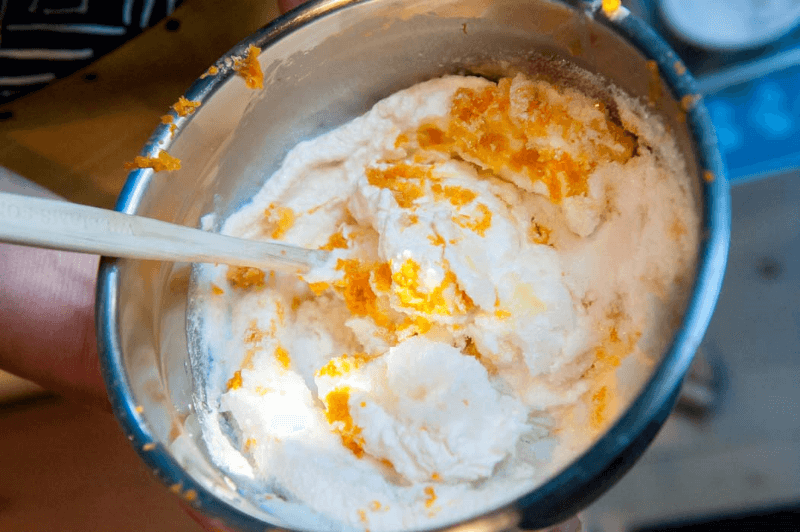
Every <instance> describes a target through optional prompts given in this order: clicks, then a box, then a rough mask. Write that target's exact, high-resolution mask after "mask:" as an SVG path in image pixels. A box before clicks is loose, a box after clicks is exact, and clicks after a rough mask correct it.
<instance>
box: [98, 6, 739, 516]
mask: <svg viewBox="0 0 800 532" xmlns="http://www.w3.org/2000/svg"><path fill="white" fill-rule="evenodd" d="M371 1H375V0H312V1H311V2H309V3H307V4H304V5H303V6H301V7H300V8H298V9H295V10H293V11H290V12H288V13H286V14H284V15H281V16H279V17H278V18H276V19H274V20H273V21H272V22H270V23H269V24H267V25H266V26H264V27H263V28H261V29H260V30H258V31H256V32H255V33H253V34H251V35H250V36H248V37H247V38H245V39H244V40H242V41H241V42H240V43H238V44H237V45H236V46H234V47H233V48H232V49H231V50H230V51H228V52H227V53H226V54H225V55H224V56H223V57H222V58H221V59H220V60H218V61H217V63H216V65H217V66H218V67H221V68H220V72H219V74H216V75H211V76H207V77H201V78H199V79H197V80H196V81H195V82H194V83H193V84H192V85H191V86H190V88H189V89H188V90H187V91H186V93H185V94H184V96H185V97H186V98H187V99H189V100H192V101H200V102H201V103H203V102H205V101H207V100H208V99H209V98H210V97H211V96H212V95H213V94H214V93H215V92H216V91H217V90H218V89H219V88H220V87H221V86H222V85H223V84H224V83H225V82H226V81H227V80H228V79H229V78H230V77H232V76H233V75H235V72H233V70H232V69H231V68H225V66H224V65H225V59H230V58H232V57H234V56H236V57H241V56H242V55H244V54H245V53H246V51H247V49H248V47H249V46H250V45H254V46H257V47H259V48H261V49H262V50H263V49H264V48H266V47H267V46H269V45H271V44H272V43H274V42H276V41H278V40H279V39H281V38H283V37H285V36H287V35H289V34H290V33H292V32H293V31H295V30H297V29H299V28H301V27H304V26H306V25H308V24H311V23H313V22H314V21H315V20H317V19H318V18H320V17H322V16H325V15H329V14H332V13H334V12H336V11H339V10H341V9H346V8H349V7H352V6H356V5H359V4H362V3H368V2H371ZM549 1H551V2H553V1H555V2H557V3H560V4H564V5H566V6H567V7H570V8H572V9H577V10H581V9H583V10H584V11H585V13H586V15H587V16H589V17H591V18H594V19H595V20H596V21H599V22H600V23H601V24H603V25H605V26H607V27H609V28H611V29H612V31H614V32H615V33H617V34H618V35H619V36H621V37H622V38H623V39H625V40H627V41H628V43H629V44H631V45H632V46H633V47H634V48H635V49H637V51H639V53H641V54H642V55H643V56H644V57H645V58H646V59H648V60H654V61H656V62H657V64H658V65H659V73H660V75H661V79H662V80H663V82H664V85H665V86H666V88H667V89H668V90H670V91H671V93H672V95H673V97H675V99H676V101H679V102H680V101H681V100H682V99H683V98H687V97H688V98H690V101H691V102H692V103H693V105H691V106H690V108H688V109H686V122H687V124H688V126H689V130H690V133H691V135H692V137H693V140H694V143H695V148H696V156H697V158H698V161H697V163H698V167H699V168H701V169H704V170H705V171H706V172H710V176H711V177H712V178H713V179H706V180H703V182H702V183H701V192H702V200H703V201H702V208H703V212H702V231H703V232H702V244H701V249H700V253H699V256H698V267H697V275H696V277H695V284H694V290H693V293H692V296H691V298H690V300H689V302H688V305H687V308H686V312H685V314H684V318H683V322H682V325H681V328H680V329H679V330H678V331H677V333H676V334H675V337H674V338H673V341H672V343H671V345H670V346H669V348H668V349H667V351H666V353H665V355H664V356H663V358H662V360H661V362H660V364H659V365H658V367H657V369H656V370H655V372H654V373H653V374H652V375H651V377H650V378H649V379H648V381H647V382H646V383H645V384H644V386H643V387H642V389H641V391H640V392H639V395H638V396H637V398H636V399H635V400H634V401H633V403H632V404H631V405H630V406H629V407H628V408H627V410H626V411H625V413H624V414H623V415H622V416H621V417H620V418H619V419H617V421H616V422H615V423H614V424H613V425H611V426H610V427H609V428H608V429H607V431H606V433H605V434H604V435H603V436H602V437H601V438H599V439H598V440H597V441H595V442H594V443H593V444H592V445H591V447H589V449H587V450H586V451H584V453H583V454H582V455H580V456H578V457H577V458H576V459H575V460H573V461H572V462H570V463H569V464H568V465H566V466H564V467H563V468H562V469H561V470H560V471H559V472H558V473H557V474H556V475H554V476H553V477H551V478H550V479H549V480H547V481H545V482H544V483H543V484H540V485H539V486H537V487H536V488H534V489H533V490H532V491H530V492H528V493H527V494H525V495H523V496H521V497H520V498H518V499H517V500H516V501H515V502H513V503H511V504H512V506H514V507H516V508H517V509H518V510H519V511H520V512H521V513H522V514H523V515H525V514H526V513H530V512H531V511H533V513H531V515H530V517H531V518H532V519H533V520H534V522H535V523H536V525H537V527H539V528H542V527H545V526H549V525H551V524H554V523H555V522H558V519H559V518H561V517H565V516H558V517H555V518H553V516H551V518H550V520H549V522H548V516H542V515H538V516H537V515H536V512H535V508H536V507H537V506H538V507H541V508H553V502H554V501H559V500H561V499H563V498H564V497H565V496H569V494H571V493H573V492H574V491H575V487H576V486H583V485H585V483H586V482H587V480H589V479H592V478H595V477H597V476H598V475H601V474H603V472H604V471H606V470H607V469H608V468H609V466H611V465H612V462H613V461H614V458H615V457H617V456H619V455H620V453H624V452H625V451H626V450H627V449H628V447H629V446H630V445H631V444H632V442H633V440H634V439H635V437H636V436H637V435H638V434H640V433H642V432H643V431H645V429H646V428H647V426H648V424H650V423H651V422H652V421H653V420H654V419H657V418H658V417H659V414H661V415H662V416H663V414H664V412H663V410H664V408H665V405H667V408H668V409H671V406H672V404H671V400H674V396H675V393H676V391H677V389H678V388H679V386H680V384H681V382H682V380H683V377H684V375H685V374H686V372H687V370H688V368H689V365H690V363H691V361H692V359H693V356H694V352H695V351H696V350H697V348H698V347H699V345H700V342H701V340H702V338H703V335H704V333H705V330H706V328H707V327H708V324H709V322H710V320H711V316H712V313H713V309H714V306H715V305H716V301H717V298H718V296H719V293H720V290H721V286H722V280H723V277H724V271H725V266H726V261H727V253H728V248H729V245H730V223H731V203H730V202H731V200H730V187H729V184H728V180H727V178H726V175H727V173H726V170H725V166H724V163H723V160H722V157H721V154H720V151H719V149H718V146H717V141H716V135H715V133H714V129H713V126H712V124H711V119H710V116H709V114H708V111H707V110H706V108H705V106H704V104H703V101H702V98H700V95H699V94H698V91H697V88H696V85H695V82H694V79H693V78H692V76H691V74H690V73H689V72H688V71H687V70H686V69H685V68H684V69H678V68H673V65H675V64H677V63H676V62H680V58H679V57H678V56H677V55H676V54H675V52H674V51H672V49H671V48H670V47H669V46H668V45H667V44H666V42H665V41H664V40H663V39H662V38H661V37H660V36H658V35H657V34H656V33H655V32H654V31H653V30H652V29H651V28H650V27H649V26H647V25H646V24H645V23H644V22H642V21H641V20H639V19H638V18H636V17H635V16H633V15H631V14H630V13H629V12H628V11H627V9H625V8H624V7H623V8H619V10H617V12H615V13H613V14H611V15H607V14H605V13H603V12H602V10H601V9H600V6H599V4H600V3H599V2H593V1H591V0H588V1H583V0H549ZM681 64H682V63H681ZM171 114H172V116H173V123H174V125H175V126H176V127H177V130H175V133H174V135H173V132H172V131H170V128H169V126H168V125H160V126H158V127H157V128H156V130H155V132H154V133H153V135H152V136H151V137H150V138H149V140H148V141H147V143H146V144H145V145H144V147H143V148H142V151H141V155H143V156H146V157H152V156H155V155H157V153H158V152H159V151H160V150H162V149H166V148H167V147H168V146H170V145H171V143H172V141H173V140H174V138H177V137H178V135H179V133H180V131H181V130H182V129H183V128H184V127H186V125H187V124H188V123H189V122H190V121H191V115H189V116H184V117H181V116H178V115H177V114H176V113H175V112H174V111H171ZM152 175H153V171H152V170H151V169H137V170H133V171H131V172H130V173H129V175H128V178H127V180H126V183H125V185H124V187H123V189H122V191H121V192H120V195H119V198H118V200H117V203H116V206H115V209H116V210H118V211H120V212H124V213H128V214H133V213H134V211H135V210H136V208H137V206H138V205H139V204H140V202H141V199H142V197H143V195H144V194H145V192H146V191H147V188H148V185H149V183H150V181H151V179H152ZM121 261H122V259H113V258H108V257H103V258H102V260H101V263H100V267H99V273H98V281H97V290H96V302H95V308H96V311H95V320H96V329H97V340H98V351H99V356H100V362H101V369H102V373H103V377H104V380H105V383H106V388H107V391H108V396H109V400H110V402H111V405H112V410H113V412H114V414H115V416H116V418H117V420H118V422H119V424H120V426H121V427H122V430H123V431H124V432H125V434H126V435H127V437H128V440H129V441H130V442H131V444H132V445H133V447H134V449H135V450H136V452H137V453H138V454H139V455H140V456H141V458H142V459H143V460H144V462H145V463H146V464H147V465H148V466H149V467H150V469H151V470H152V471H153V472H154V474H155V475H156V477H157V478H159V480H160V481H161V482H163V483H164V484H165V485H166V486H169V487H170V490H171V491H173V493H175V494H176V495H178V496H179V497H181V498H182V499H183V500H184V502H185V503H187V504H188V505H189V506H191V507H193V508H195V509H197V510H200V511H202V512H203V513H205V514H207V515H209V516H211V517H213V518H219V519H221V520H222V521H224V523H225V524H227V525H230V526H233V527H235V528H237V529H239V530H242V531H248V532H249V531H254V532H255V531H259V532H260V531H263V530H264V529H265V526H275V525H270V524H269V523H266V522H263V521H260V520H258V519H257V518H255V517H253V516H251V515H249V514H248V513H246V512H244V511H242V510H240V509H238V508H236V507H234V506H233V505H232V504H230V503H228V502H226V501H223V500H221V499H220V498H218V497H217V496H215V495H214V494H213V493H212V492H211V491H209V490H207V489H206V488H205V487H204V486H202V485H201V484H200V483H199V482H197V481H195V480H194V479H193V478H192V477H191V476H190V475H189V474H188V473H187V472H186V470H185V469H184V468H183V467H182V466H181V465H180V464H179V463H178V462H177V460H176V459H175V458H174V457H173V455H172V453H171V452H170V450H169V449H168V447H167V446H164V445H163V444H162V443H161V442H159V441H157V440H156V438H155V437H154V436H153V434H152V432H151V430H150V429H149V427H148V425H147V421H146V420H145V418H144V417H143V415H142V414H143V412H142V411H141V408H140V407H139V405H137V404H136V402H135V401H134V398H133V393H132V389H131V386H130V382H129V381H128V379H127V378H126V373H125V365H124V361H123V355H122V349H121V345H120V334H119V320H118V313H119V306H118V294H119V288H120V286H119V282H120V279H119V268H120V264H121ZM662 422H663V419H662ZM659 426H660V424H659ZM656 430H657V428H656ZM567 506H569V505H567ZM495 511H496V509H495ZM576 511H577V510H576ZM567 517H568V516H567ZM450 526H452V525H449V526H447V527H438V528H428V529H426V530H446V529H447V528H449V527H450Z"/></svg>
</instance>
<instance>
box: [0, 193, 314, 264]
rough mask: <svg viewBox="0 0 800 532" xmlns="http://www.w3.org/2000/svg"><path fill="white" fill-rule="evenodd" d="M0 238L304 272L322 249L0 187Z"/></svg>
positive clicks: (151, 257) (101, 252)
mask: <svg viewBox="0 0 800 532" xmlns="http://www.w3.org/2000/svg"><path fill="white" fill-rule="evenodd" d="M0 242H9V243H13V244H22V245H27V246H36V247H43V248H49V249H60V250H65V251H79V252H83V253H94V254H97V255H105V256H107V257H123V258H128V259H148V260H161V261H173V262H209V263H221V264H230V265H235V266H251V267H254V268H261V269H264V270H281V271H288V272H298V271H307V270H308V269H310V268H314V267H316V266H319V265H321V264H322V263H323V262H325V259H326V258H327V256H328V253H327V252H326V251H322V250H311V249H304V248H299V247H296V246H291V245H286V244H280V243H277V242H261V241H256V240H244V239H241V238H234V237H230V236H223V235H219V234H216V233H209V232H207V231H202V230H200V229H192V228H189V227H184V226H181V225H175V224H171V223H167V222H162V221H160V220H154V219H151V218H144V217H141V216H132V215H129V214H123V213H121V212H116V211H110V210H106V209H98V208H96V207H88V206H86V205H79V204H76V203H68V202H65V201H57V200H49V199H41V198H31V197H28V196H20V195H17V194H9V193H6V192H0Z"/></svg>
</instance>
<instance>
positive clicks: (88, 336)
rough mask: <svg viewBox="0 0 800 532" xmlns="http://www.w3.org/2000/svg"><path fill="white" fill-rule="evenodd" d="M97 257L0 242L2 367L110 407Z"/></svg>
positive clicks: (65, 392) (48, 386) (0, 345)
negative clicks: (97, 311)
mask: <svg viewBox="0 0 800 532" xmlns="http://www.w3.org/2000/svg"><path fill="white" fill-rule="evenodd" d="M98 261H99V257H97V256H93V255H84V254H80V253H68V252H63V251H52V250H44V249H37V248H30V247H25V246H15V245H10V244H0V272H2V275H0V368H3V369H5V370H7V371H9V372H11V373H14V374H16V375H19V376H20V377H23V378H26V379H28V380H31V381H33V382H36V383H37V384H39V385H41V386H43V387H45V388H47V389H48V390H51V391H54V392H56V393H58V394H61V395H64V396H66V397H68V398H71V399H75V400H78V401H81V402H84V403H89V404H93V405H97V406H100V407H102V408H104V409H106V410H110V406H109V403H108V398H107V396H106V391H105V384H104V383H103V378H102V376H101V373H100V362H99V360H98V356H97V339H96V336H95V327H94V296H95V283H96V277H97V265H98Z"/></svg>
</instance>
